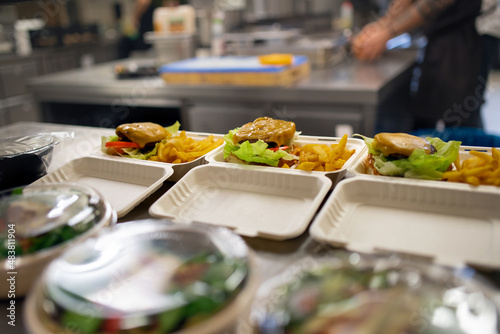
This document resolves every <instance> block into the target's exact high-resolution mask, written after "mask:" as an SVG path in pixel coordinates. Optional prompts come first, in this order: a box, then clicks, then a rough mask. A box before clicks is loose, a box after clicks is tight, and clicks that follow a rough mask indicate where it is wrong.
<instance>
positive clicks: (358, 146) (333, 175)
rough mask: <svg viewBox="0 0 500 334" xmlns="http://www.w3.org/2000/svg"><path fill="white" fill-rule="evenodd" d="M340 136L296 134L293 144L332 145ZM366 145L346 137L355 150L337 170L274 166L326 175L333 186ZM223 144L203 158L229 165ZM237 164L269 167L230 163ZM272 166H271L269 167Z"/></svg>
mask: <svg viewBox="0 0 500 334" xmlns="http://www.w3.org/2000/svg"><path fill="white" fill-rule="evenodd" d="M340 139H341V138H339V137H313V136H298V138H297V140H296V141H295V144H296V145H298V146H299V147H300V146H304V145H306V144H325V145H328V146H330V145H332V144H337V143H338V142H339V141H340ZM365 147H366V145H365V142H364V141H363V140H361V139H356V138H348V139H347V144H346V148H347V149H348V150H352V149H355V150H356V152H354V154H353V155H352V156H351V157H350V158H349V160H347V161H346V162H345V164H344V166H342V168H341V169H340V170H338V171H334V172H314V171H312V172H309V171H302V170H298V169H293V168H291V169H288V168H276V167H274V168H276V169H279V170H282V171H285V172H297V173H306V174H313V175H321V176H326V177H328V178H329V179H330V180H331V181H332V187H334V186H335V185H336V184H337V183H338V182H339V181H340V180H342V178H343V177H344V176H345V174H346V172H347V170H348V168H349V167H350V166H351V165H352V164H353V163H354V162H355V161H356V160H357V159H358V157H359V155H360V154H361V153H362V151H363V150H364V149H365ZM223 150H224V145H222V146H221V147H219V148H216V149H215V150H213V151H212V152H210V153H208V154H207V155H206V157H205V160H206V161H207V162H208V163H209V164H222V165H229V163H227V162H226V161H225V160H224V152H223ZM230 165H232V166H233V165H234V166H237V167H239V168H246V169H257V170H262V169H268V168H270V167H267V166H259V165H243V164H230ZM271 168H273V167H271Z"/></svg>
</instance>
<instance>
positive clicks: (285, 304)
mask: <svg viewBox="0 0 500 334" xmlns="http://www.w3.org/2000/svg"><path fill="white" fill-rule="evenodd" d="M311 264H312V265H311ZM292 267H293V268H295V272H293V273H291V272H287V273H286V274H284V275H283V277H277V278H275V279H273V280H270V281H268V282H266V283H265V284H264V285H263V287H262V288H261V289H260V290H259V296H260V297H258V300H259V301H258V303H257V305H258V306H256V307H255V309H256V310H258V312H254V313H255V314H254V315H253V316H254V317H255V318H256V322H257V323H258V328H259V331H258V333H261V334H271V333H272V334H284V333H310V334H320V333H370V334H401V333H405V334H417V333H418V334H431V333H432V334H452V333H453V334H477V333H482V334H498V333H499V326H500V325H499V323H498V319H499V318H498V308H497V307H498V306H497V305H495V303H494V301H493V299H491V298H490V297H491V296H490V293H491V290H489V288H488V286H487V285H484V284H482V283H480V281H479V280H476V279H473V278H471V277H467V276H468V275H470V274H471V272H473V271H472V270H465V271H463V272H461V273H460V274H459V273H457V272H452V271H451V270H447V269H445V268H442V267H439V266H434V265H430V264H423V263H417V262H408V261H402V260H401V259H399V258H397V257H387V258H382V257H380V258H379V257H366V256H360V255H359V254H357V253H353V254H347V255H344V258H340V257H339V258H330V259H328V260H317V261H316V260H314V261H311V259H308V261H303V262H299V263H296V264H295V265H294V266H292ZM290 277H291V278H290Z"/></svg>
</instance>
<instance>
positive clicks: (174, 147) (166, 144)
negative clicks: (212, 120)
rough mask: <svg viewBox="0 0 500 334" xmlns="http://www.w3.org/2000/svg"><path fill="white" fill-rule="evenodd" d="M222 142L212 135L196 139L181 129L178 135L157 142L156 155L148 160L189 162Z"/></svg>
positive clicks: (173, 162)
mask: <svg viewBox="0 0 500 334" xmlns="http://www.w3.org/2000/svg"><path fill="white" fill-rule="evenodd" d="M223 142H224V140H223V139H222V138H220V139H215V138H214V136H212V135H210V136H208V137H207V138H205V139H203V140H200V141H196V140H194V139H193V138H189V137H187V136H186V132H185V131H181V132H180V134H179V136H177V137H170V138H168V139H166V140H163V141H162V142H161V143H160V144H158V151H157V153H156V155H154V156H152V157H150V158H149V160H152V161H161V162H168V163H172V164H180V163H184V162H190V161H193V160H196V159H198V158H199V157H201V156H203V155H205V154H207V153H208V152H210V151H212V150H213V149H215V148H217V147H219V146H220V145H222V143H223Z"/></svg>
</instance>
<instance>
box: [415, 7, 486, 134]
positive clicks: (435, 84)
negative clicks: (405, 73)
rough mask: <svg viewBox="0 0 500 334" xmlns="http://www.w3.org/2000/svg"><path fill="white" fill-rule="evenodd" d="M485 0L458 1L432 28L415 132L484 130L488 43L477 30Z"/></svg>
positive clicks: (422, 65)
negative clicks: (439, 128)
mask: <svg viewBox="0 0 500 334" xmlns="http://www.w3.org/2000/svg"><path fill="white" fill-rule="evenodd" d="M480 10H481V0H457V1H456V2H455V4H453V5H452V6H450V7H449V8H448V9H447V10H445V11H444V12H443V13H441V15H440V16H438V17H437V18H436V20H435V21H434V23H433V24H432V25H431V26H430V27H428V29H427V31H426V35H427V38H428V44H427V46H426V48H425V54H424V57H423V61H422V62H421V63H420V64H419V65H418V67H417V68H418V69H419V71H417V72H419V73H420V74H419V76H420V77H419V78H418V79H417V82H418V89H417V92H416V94H415V100H414V120H415V123H414V129H423V128H435V126H436V123H437V122H438V121H439V120H443V121H444V123H445V125H446V127H479V128H480V127H482V121H481V115H480V107H481V104H482V103H483V96H482V95H483V93H484V86H485V84H486V83H485V82H484V79H483V80H482V78H480V75H479V73H480V68H481V56H482V43H481V37H480V36H479V35H478V33H477V31H476V27H475V20H476V17H477V16H478V15H479V13H480ZM481 88H482V90H481Z"/></svg>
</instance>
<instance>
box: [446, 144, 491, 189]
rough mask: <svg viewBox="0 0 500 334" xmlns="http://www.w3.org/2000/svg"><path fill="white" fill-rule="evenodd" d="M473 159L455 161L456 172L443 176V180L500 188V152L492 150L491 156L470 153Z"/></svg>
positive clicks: (449, 172)
mask: <svg viewBox="0 0 500 334" xmlns="http://www.w3.org/2000/svg"><path fill="white" fill-rule="evenodd" d="M469 154H470V155H472V157H470V158H468V159H465V160H464V161H463V162H462V163H460V157H457V160H456V161H455V168H456V169H455V170H453V171H448V172H445V173H444V174H443V180H447V181H450V182H463V183H469V184H472V185H475V186H478V185H492V186H497V187H498V186H500V150H498V149H496V148H494V147H493V148H492V150H491V155H489V154H488V153H485V152H480V151H470V152H469Z"/></svg>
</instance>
